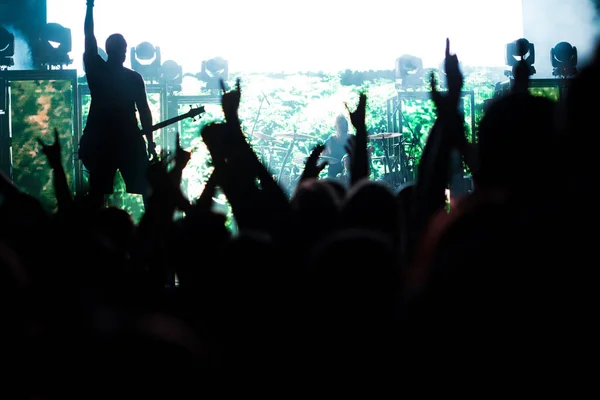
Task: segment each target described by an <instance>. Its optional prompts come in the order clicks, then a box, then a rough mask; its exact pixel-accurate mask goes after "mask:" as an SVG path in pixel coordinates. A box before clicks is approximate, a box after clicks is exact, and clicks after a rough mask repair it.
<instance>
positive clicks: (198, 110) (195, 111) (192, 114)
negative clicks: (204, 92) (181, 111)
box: [185, 106, 206, 120]
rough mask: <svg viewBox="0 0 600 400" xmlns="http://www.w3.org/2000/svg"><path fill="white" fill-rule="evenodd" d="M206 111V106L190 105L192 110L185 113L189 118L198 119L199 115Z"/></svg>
mask: <svg viewBox="0 0 600 400" xmlns="http://www.w3.org/2000/svg"><path fill="white" fill-rule="evenodd" d="M205 112H206V110H204V106H200V107H195V108H194V107H192V106H190V110H189V111H188V112H187V113H186V114H185V116H186V117H187V118H191V119H194V120H195V119H196V117H197V116H199V115H202V114H204V113H205Z"/></svg>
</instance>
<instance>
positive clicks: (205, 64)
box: [200, 57, 229, 90]
mask: <svg viewBox="0 0 600 400" xmlns="http://www.w3.org/2000/svg"><path fill="white" fill-rule="evenodd" d="M200 79H202V80H203V81H204V82H206V89H207V90H219V89H221V84H220V82H219V81H220V80H221V79H222V80H223V81H227V80H229V62H228V61H227V60H225V59H223V58H222V57H216V58H211V59H210V60H206V61H202V71H201V72H200Z"/></svg>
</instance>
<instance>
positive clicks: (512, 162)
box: [0, 52, 600, 399]
mask: <svg viewBox="0 0 600 400" xmlns="http://www.w3.org/2000/svg"><path fill="white" fill-rule="evenodd" d="M446 76H447V82H446V83H447V88H448V90H447V91H445V92H438V91H437V90H436V82H435V80H434V79H433V78H432V84H431V88H432V98H433V100H434V102H435V105H436V110H437V120H436V122H435V125H434V127H433V128H432V130H431V132H430V134H429V137H428V140H427V144H426V147H425V150H424V153H423V156H422V159H421V160H420V163H419V170H418V179H417V180H416V182H414V184H412V185H409V186H407V187H404V188H403V189H402V190H401V191H400V192H399V193H393V192H392V191H390V189H389V188H387V187H386V186H383V185H381V184H379V183H377V182H372V181H369V180H368V176H369V163H368V154H367V147H368V143H367V142H368V138H367V131H368V127H367V126H366V124H365V108H366V106H367V100H368V94H362V95H361V96H360V99H359V101H358V105H357V106H356V108H355V109H352V110H351V112H350V114H349V115H350V122H351V125H352V127H353V128H354V131H355V135H353V138H352V140H351V141H350V142H349V150H350V153H349V157H350V179H351V185H350V188H346V187H344V186H342V185H340V184H339V183H337V182H335V181H333V180H329V179H319V175H320V172H321V170H322V168H321V167H320V165H319V164H318V162H319V155H320V152H322V151H323V147H322V146H318V147H317V148H315V149H314V151H313V153H312V155H311V156H310V157H309V159H308V160H307V162H306V166H305V170H304V173H303V175H302V178H301V180H300V183H299V185H298V188H297V189H296V191H295V193H294V194H293V196H292V197H291V199H290V198H289V196H288V195H287V194H286V193H284V191H283V190H282V188H281V187H280V186H279V185H278V184H277V182H276V180H274V178H273V174H272V173H271V172H270V171H268V170H267V169H266V168H265V167H264V166H263V164H262V163H261V162H260V161H259V158H258V157H257V156H256V154H255V153H254V151H253V150H252V148H251V146H250V145H249V144H248V142H247V141H246V138H245V134H244V132H243V131H242V128H241V125H240V121H239V118H238V107H239V102H240V97H241V96H242V95H243V86H242V87H240V86H241V85H240V84H239V82H238V85H237V86H236V87H235V88H234V89H233V90H230V91H227V92H225V91H224V92H223V98H222V106H223V111H224V114H225V122H222V123H211V124H208V125H206V126H205V127H204V128H203V129H202V132H201V135H202V139H203V141H204V143H205V144H206V146H207V147H208V149H209V151H210V154H211V157H212V163H213V165H214V167H215V168H214V172H213V173H212V175H211V177H210V179H209V181H208V182H207V184H206V187H205V189H204V193H203V194H202V195H201V196H200V198H198V199H187V198H185V197H184V196H183V194H182V192H181V190H180V183H181V176H182V171H183V169H184V168H185V166H186V164H187V162H188V161H189V159H190V154H189V153H188V152H186V151H185V150H183V149H181V148H180V147H179V146H178V148H177V151H176V152H175V153H174V155H173V156H172V157H164V156H163V157H162V159H161V162H157V163H154V164H152V166H151V167H150V170H149V175H148V178H149V181H150V184H151V187H152V193H151V195H150V197H149V200H148V204H147V207H146V210H145V213H144V215H143V217H142V220H141V221H140V222H139V224H134V223H133V222H132V218H131V217H130V215H128V214H127V213H126V212H125V211H123V210H120V209H117V208H112V207H108V208H106V207H97V206H95V205H94V203H93V202H90V201H88V198H87V197H86V196H82V197H81V198H72V196H71V194H70V192H69V189H68V185H67V184H66V178H65V173H64V170H63V167H62V160H63V159H64V157H65V155H64V154H61V149H60V147H59V146H58V144H57V143H54V144H46V145H43V153H44V156H45V157H47V159H48V162H49V163H50V164H51V166H52V167H53V170H54V184H55V190H56V194H57V199H58V205H59V206H58V211H57V212H56V213H54V214H52V215H50V214H48V213H46V212H45V211H44V210H43V209H42V207H41V205H40V203H39V202H38V200H37V199H35V198H32V197H31V196H29V195H27V194H24V193H23V192H21V191H20V190H19V188H17V187H14V185H12V183H11V182H10V181H9V180H8V179H7V178H6V177H3V178H2V181H1V183H0V185H1V186H0V189H1V190H0V199H1V205H0V274H1V278H0V285H1V288H0V296H2V301H0V309H1V312H2V322H3V326H2V335H3V339H4V340H2V341H1V342H0V343H1V346H2V348H1V351H0V354H2V361H3V363H4V367H5V368H6V370H7V372H6V373H5V374H3V375H4V379H5V382H6V385H5V386H4V387H3V390H4V393H5V394H6V396H5V398H7V399H8V398H36V399H38V398H55V397H62V398H65V397H75V396H77V397H78V398H96V397H98V398H100V397H102V398H106V396H122V395H127V396H136V397H141V396H156V395H159V394H161V395H165V396H167V397H186V398H187V397H190V398H191V397H198V396H200V395H203V394H208V393H209V392H210V393H215V392H216V393H220V394H221V395H224V394H225V393H229V392H230V391H232V390H233V391H235V392H236V393H238V394H242V393H244V394H248V393H249V392H250V390H251V389H250V388H251V387H252V388H253V389H252V390H254V388H256V387H255V386H251V385H260V387H264V388H268V389H273V388H275V387H277V386H278V385H284V384H285V385H287V386H286V388H285V389H282V390H285V392H284V391H282V392H281V393H286V394H287V393H294V394H295V393H300V392H302V391H303V390H305V389H307V388H310V390H311V392H308V393H311V394H313V395H314V394H315V392H314V391H315V390H319V388H320V385H321V384H323V385H325V386H329V388H330V389H331V388H332V387H333V388H334V390H335V393H337V394H338V395H340V394H342V393H343V394H345V395H346V394H352V391H351V390H350V387H351V386H352V385H349V384H348V382H346V384H345V385H342V384H340V386H339V387H337V386H335V385H336V384H334V381H335V382H338V381H337V379H338V378H337V377H338V376H340V375H341V376H342V380H343V378H344V377H345V378H346V379H350V377H356V376H359V375H360V374H369V373H371V371H383V370H387V372H386V373H385V374H383V375H382V377H383V376H386V378H387V375H388V374H389V373H390V371H404V372H400V373H397V374H396V376H395V377H393V378H390V379H392V380H396V379H397V380H398V382H403V379H404V378H406V377H407V376H408V373H407V372H406V371H408V370H410V371H413V372H415V371H420V372H421V373H423V374H424V375H422V376H425V377H428V378H429V379H433V376H434V375H435V376H446V377H451V376H453V377H456V376H462V374H469V376H471V377H474V376H475V375H471V374H484V375H488V377H489V375H496V374H501V375H503V376H507V374H508V376H507V379H511V377H510V373H509V372H511V371H512V372H514V371H515V370H516V369H519V370H520V369H523V368H525V369H526V368H529V369H530V371H536V373H539V372H540V371H542V370H545V369H555V372H556V370H557V369H560V370H563V369H564V368H569V369H571V371H572V372H574V371H576V370H577V369H578V368H580V367H583V364H582V362H581V361H580V360H581V358H584V359H585V358H586V357H587V356H589V355H591V353H589V351H590V350H589V347H588V346H590V345H591V343H593V342H594V340H595V338H594V334H593V333H592V332H594V330H593V329H594V328H593V326H594V323H593V319H594V314H593V313H592V309H593V307H594V306H593V304H595V301H593V298H595V296H594V293H595V292H596V289H595V288H592V287H591V286H592V285H593V284H595V278H594V277H595V275H596V274H595V271H594V270H595V268H596V267H594V264H595V263H594V262H593V259H594V258H593V257H594V256H593V255H592V254H591V253H592V250H593V249H594V248H595V245H596V243H593V242H592V239H593V238H595V234H594V233H593V232H594V231H595V228H596V224H595V222H594V221H595V216H594V215H595V213H594V212H593V209H594V208H593V207H592V205H593V204H595V197H593V195H592V193H591V191H592V190H593V188H594V186H595V185H596V183H594V182H596V180H597V178H596V176H595V172H596V171H597V166H596V165H595V161H594V160H597V159H598V156H597V154H596V152H597V146H596V145H595V144H594V143H595V141H594V140H593V138H594V139H596V136H597V134H598V129H599V128H598V127H599V125H598V122H597V117H598V112H599V110H600V108H599V103H598V98H599V97H598V90H599V89H600V53H599V54H598V56H597V57H596V59H595V60H594V62H593V63H592V64H591V65H590V66H588V67H587V68H585V69H583V70H581V71H580V73H579V74H578V75H577V76H576V77H574V78H572V79H570V82H569V87H568V90H567V95H566V97H565V98H562V99H561V101H560V102H558V103H556V102H553V101H551V100H549V99H546V98H542V97H534V96H532V95H531V94H530V93H529V92H528V90H527V87H528V80H529V79H530V78H529V77H528V76H527V73H525V74H523V73H519V70H518V69H517V72H516V74H515V79H514V84H513V90H512V92H511V93H510V94H507V95H505V96H504V97H502V98H499V99H495V100H494V101H493V102H492V103H491V104H490V106H489V108H488V109H487V110H486V112H485V115H484V117H483V119H482V121H481V123H480V125H479V128H478V137H477V141H476V143H470V142H469V141H468V140H467V138H466V134H465V127H464V117H463V115H461V111H459V110H460V108H459V107H458V104H459V100H460V92H461V89H462V86H463V77H462V75H461V73H460V70H459V68H458V60H457V58H456V56H455V55H451V54H450V53H449V52H447V54H446ZM349 100H352V99H349ZM455 152H458V153H459V154H461V157H462V160H463V163H464V165H465V166H466V168H467V169H468V170H469V171H470V172H471V174H472V176H473V181H474V190H473V192H472V193H470V194H469V195H466V196H464V197H463V198H461V199H459V200H457V201H456V202H455V203H453V205H452V207H451V208H450V210H448V208H447V204H446V194H445V193H446V189H448V187H449V182H450V175H451V173H450V169H451V162H450V160H451V159H452V156H453V153H455ZM217 188H220V189H221V190H222V191H223V192H224V193H225V195H226V196H227V199H228V201H229V203H230V204H231V207H232V209H233V214H234V217H235V220H236V223H237V226H238V227H239V234H236V235H231V234H230V232H229V231H228V230H227V229H226V226H225V217H224V216H223V215H221V214H217V213H215V212H213V209H212V203H213V197H214V193H215V190H217ZM450 189H451V188H450ZM177 212H183V213H184V217H183V218H179V219H175V218H174V215H175V214H176V213H177ZM586 225H590V226H589V227H586ZM587 229H590V231H588V230H587ZM174 276H177V279H178V285H177V286H175V285H174V284H173V282H174ZM567 366H568V367H567ZM514 373H516V372H514ZM437 374H439V375H437ZM317 376H318V377H321V378H319V379H317V378H316V377H317ZM323 377H326V378H325V379H323ZM334 377H336V378H335V379H334ZM462 378H463V379H464V378H466V377H465V376H462ZM247 379H248V380H251V381H252V382H253V383H252V384H251V385H250V384H249V385H248V386H246V383H242V382H245V381H246V380H247ZM352 379H354V378H352ZM357 379H358V378H357ZM473 379H475V378H473ZM317 381H319V382H320V383H318V384H317V383H316V382H317ZM325 382H326V383H325ZM354 384H357V382H354ZM402 385H403V383H400V386H402ZM396 389H398V388H396ZM13 390H14V392H13ZM258 390H261V389H258ZM265 390H267V389H265ZM292 391H293V392H292ZM255 393H263V394H264V393H265V392H262V391H261V392H255Z"/></svg>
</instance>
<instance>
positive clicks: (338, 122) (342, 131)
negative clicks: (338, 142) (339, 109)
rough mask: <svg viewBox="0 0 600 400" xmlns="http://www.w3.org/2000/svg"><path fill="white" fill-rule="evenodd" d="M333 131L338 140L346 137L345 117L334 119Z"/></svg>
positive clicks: (340, 116) (346, 121) (346, 125)
mask: <svg viewBox="0 0 600 400" xmlns="http://www.w3.org/2000/svg"><path fill="white" fill-rule="evenodd" d="M335 131H336V133H337V136H338V137H340V138H345V137H346V136H348V120H347V119H346V117H345V116H343V115H341V114H340V115H338V116H337V117H336V118H335Z"/></svg>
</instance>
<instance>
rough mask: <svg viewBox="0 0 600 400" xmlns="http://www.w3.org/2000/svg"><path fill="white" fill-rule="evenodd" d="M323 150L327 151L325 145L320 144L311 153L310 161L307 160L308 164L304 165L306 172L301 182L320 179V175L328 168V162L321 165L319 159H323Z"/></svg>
mask: <svg viewBox="0 0 600 400" xmlns="http://www.w3.org/2000/svg"><path fill="white" fill-rule="evenodd" d="M323 150H325V146H324V145H322V144H319V145H317V146H315V148H314V149H313V151H312V152H311V153H310V156H308V159H307V160H306V164H305V165H304V172H303V173H302V178H301V179H300V180H305V179H309V178H318V177H319V174H320V173H321V172H323V170H324V169H325V167H327V165H328V163H327V162H324V163H322V164H319V157H321V154H322V153H323Z"/></svg>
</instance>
